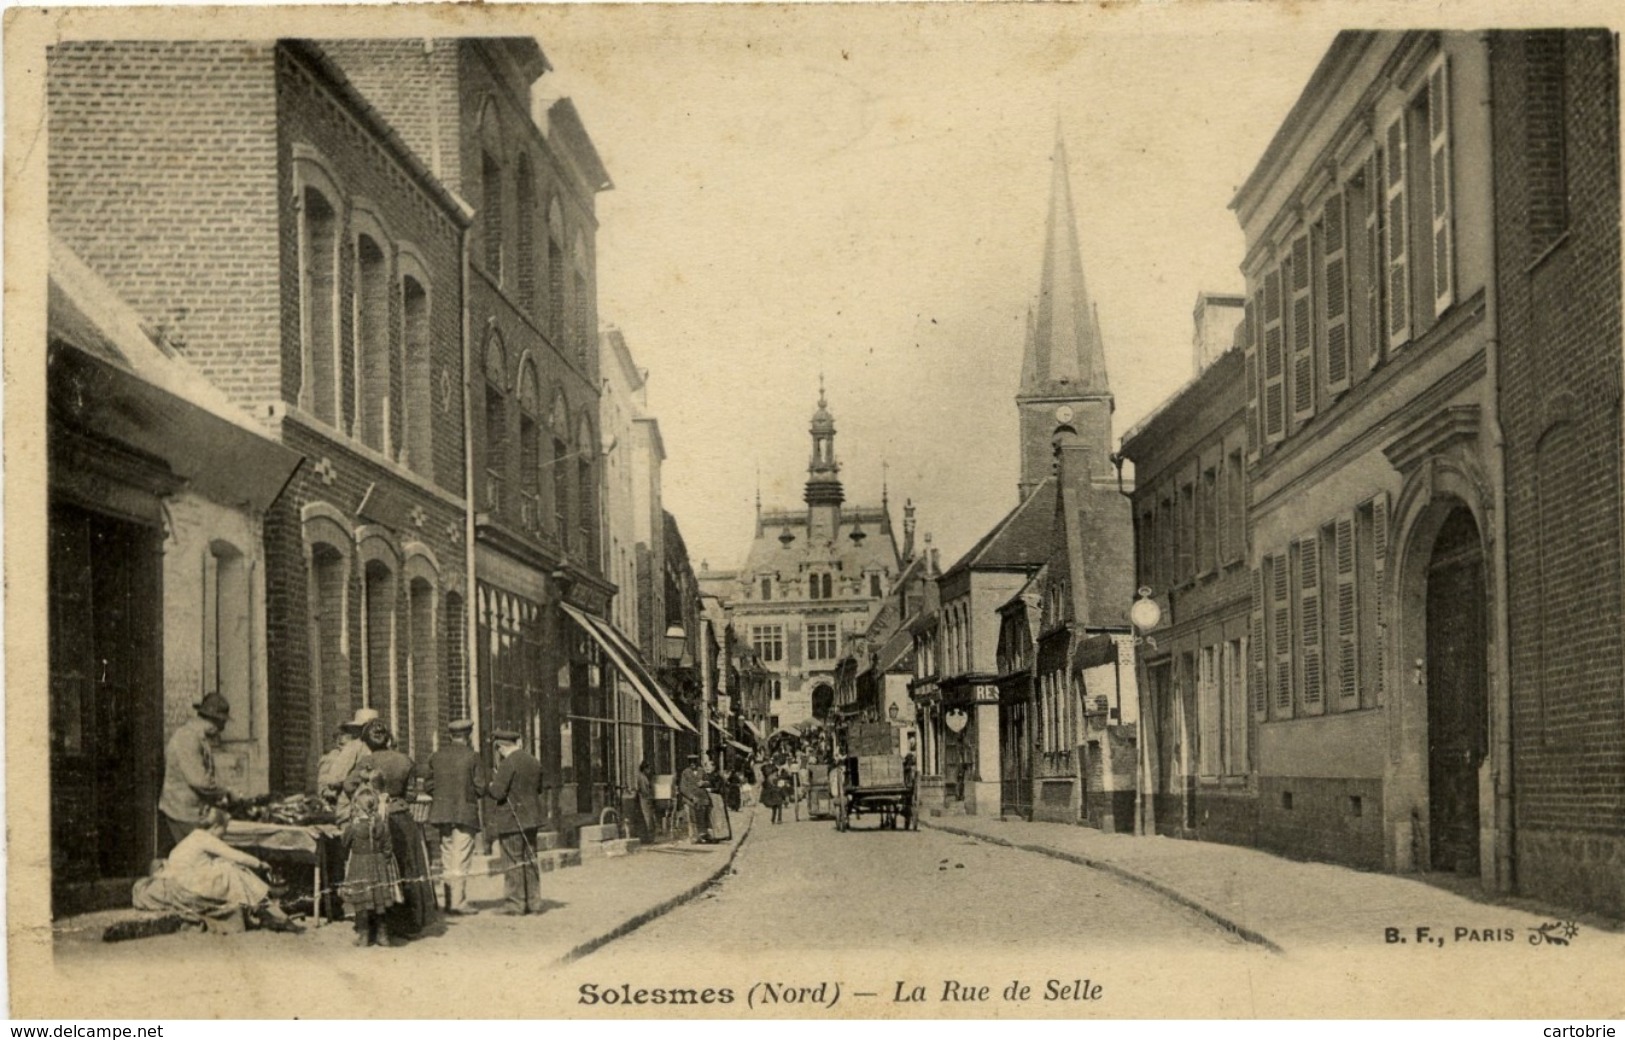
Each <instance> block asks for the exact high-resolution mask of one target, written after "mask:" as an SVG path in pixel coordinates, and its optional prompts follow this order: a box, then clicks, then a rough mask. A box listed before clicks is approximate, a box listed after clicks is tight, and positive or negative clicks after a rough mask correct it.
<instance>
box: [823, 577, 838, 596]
mask: <svg viewBox="0 0 1625 1040" xmlns="http://www.w3.org/2000/svg"><path fill="white" fill-rule="evenodd" d="M823 581H824V598H825V599H833V598H834V597H835V593H834V585H835V578H834V576H833V575H829V574H825V575H824V578H823Z"/></svg>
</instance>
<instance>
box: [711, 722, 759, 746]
mask: <svg viewBox="0 0 1625 1040" xmlns="http://www.w3.org/2000/svg"><path fill="white" fill-rule="evenodd" d="M711 728H712V729H714V730H716V731H717V732H718V733H720V734H722V740H723V742H724V743H726V744H727V745H728V746H729V747H731V748H733V749H734V750H735V751H742V752H744V753H745V754H747V755H748V754H750V748H748V747H746V746H745V745H743V744H741V743H740V742H739V741H737V740H735V739H734V738H733V737H731V736H729V735H728V729H727V727H725V726H724V725H723V724H722V723H720V722H718V721H717V720H716V719H712V720H711Z"/></svg>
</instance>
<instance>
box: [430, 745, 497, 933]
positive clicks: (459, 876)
mask: <svg viewBox="0 0 1625 1040" xmlns="http://www.w3.org/2000/svg"><path fill="white" fill-rule="evenodd" d="M446 728H447V730H448V731H449V732H450V733H451V741H450V743H448V744H446V745H445V746H444V747H442V748H441V749H440V750H439V751H436V752H435V753H434V754H432V755H430V756H429V764H428V767H427V768H425V769H424V771H423V789H424V790H425V791H427V792H428V793H429V794H430V795H432V796H433V798H434V801H433V802H432V803H431V804H430V806H429V826H430V827H432V828H434V829H435V830H437V831H439V832H440V876H441V879H442V880H443V881H444V882H445V886H446V913H448V914H474V913H478V912H479V911H478V910H476V909H474V908H473V907H472V906H470V905H469V903H468V873H469V870H470V868H471V867H472V866H473V863H474V836H475V835H476V834H478V833H479V832H480V799H481V798H482V797H483V796H484V795H485V763H483V762H481V761H480V756H479V755H478V754H477V753H476V752H475V751H474V749H473V748H472V747H470V746H469V743H468V739H469V734H470V733H471V732H473V730H474V720H473V719H458V720H456V721H455V722H453V723H452V724H451V725H449V726H447V727H446Z"/></svg>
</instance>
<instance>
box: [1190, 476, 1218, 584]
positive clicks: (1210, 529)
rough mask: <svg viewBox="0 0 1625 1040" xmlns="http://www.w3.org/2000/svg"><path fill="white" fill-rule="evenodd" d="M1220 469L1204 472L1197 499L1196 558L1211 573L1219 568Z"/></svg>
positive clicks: (1201, 569) (1206, 572)
mask: <svg viewBox="0 0 1625 1040" xmlns="http://www.w3.org/2000/svg"><path fill="white" fill-rule="evenodd" d="M1220 506H1221V503H1220V502H1219V471H1218V470H1217V469H1209V470H1206V471H1204V472H1203V473H1202V487H1201V492H1200V494H1199V496H1198V499H1197V511H1198V513H1199V514H1200V516H1199V518H1198V523H1197V525H1196V538H1197V543H1196V559H1197V566H1198V567H1199V568H1200V571H1201V573H1203V574H1211V573H1213V572H1214V571H1216V570H1218V569H1219V533H1220V530H1221V525H1220V521H1219V509H1220Z"/></svg>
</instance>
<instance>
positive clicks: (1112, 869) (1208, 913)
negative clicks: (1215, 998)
mask: <svg viewBox="0 0 1625 1040" xmlns="http://www.w3.org/2000/svg"><path fill="white" fill-rule="evenodd" d="M920 824H921V826H924V827H931V828H934V829H936V830H939V831H943V832H945V833H948V834H957V835H959V836H960V837H962V838H971V839H974V840H976V841H982V842H986V843H988V844H989V845H1003V846H1004V847H1005V848H1011V849H1020V850H1021V851H1022V852H1034V853H1037V854H1038V855H1040V856H1049V857H1050V858H1051V859H1059V860H1065V861H1066V862H1068V863H1075V864H1077V865H1078V866H1080V867H1088V868H1090V869H1092V870H1100V871H1104V872H1105V873H1107V874H1110V875H1112V876H1113V877H1115V878H1118V879H1120V880H1122V881H1127V882H1128V883H1130V884H1133V885H1138V886H1140V887H1141V888H1145V889H1149V890H1150V891H1152V892H1155V893H1156V894H1157V895H1159V896H1162V897H1163V898H1164V899H1169V900H1172V901H1173V902H1175V903H1178V904H1179V905H1180V906H1183V907H1185V908H1186V909H1187V910H1194V911H1196V912H1197V913H1199V914H1201V915H1202V916H1203V917H1205V918H1207V919H1208V920H1210V921H1212V922H1213V923H1214V924H1216V925H1218V926H1219V927H1220V928H1223V929H1224V930H1225V931H1227V932H1232V933H1234V934H1235V935H1236V936H1238V937H1239V938H1241V939H1243V940H1245V941H1247V942H1250V943H1254V944H1256V945H1258V946H1262V947H1264V948H1265V949H1267V950H1269V951H1270V952H1272V953H1279V954H1285V953H1286V950H1284V949H1282V948H1281V946H1280V945H1279V944H1277V943H1274V942H1272V941H1270V940H1269V939H1267V938H1265V937H1264V936H1263V935H1261V934H1259V933H1258V932H1257V931H1255V930H1253V929H1251V928H1248V927H1247V926H1246V925H1244V924H1242V923H1240V922H1239V921H1236V920H1233V919H1231V918H1229V917H1226V916H1225V915H1224V914H1221V913H1219V912H1218V911H1217V910H1215V909H1213V908H1212V907H1210V906H1208V905H1207V904H1205V903H1203V902H1201V901H1200V900H1197V899H1193V898H1191V897H1190V896H1188V895H1186V894H1185V893H1183V892H1180V891H1179V890H1177V889H1174V888H1170V887H1168V886H1167V885H1166V884H1164V883H1163V882H1161V881H1156V880H1153V879H1152V878H1149V877H1147V876H1146V875H1144V874H1139V873H1136V872H1134V871H1132V870H1129V869H1128V868H1126V867H1123V866H1121V865H1119V864H1116V863H1111V862H1108V861H1106V860H1097V859H1090V858H1089V857H1087V856H1079V855H1077V854H1076V853H1072V852H1062V851H1061V850H1060V849H1054V848H1050V847H1049V846H1047V845H1028V844H1024V843H1022V842H1016V841H1011V840H1009V839H1008V838H996V837H993V836H991V835H987V834H978V833H977V832H976V831H972V830H966V829H964V828H962V827H950V826H947V825H946V824H941V823H936V822H934V821H927V820H923V819H922V820H921V821H920Z"/></svg>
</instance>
